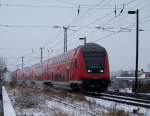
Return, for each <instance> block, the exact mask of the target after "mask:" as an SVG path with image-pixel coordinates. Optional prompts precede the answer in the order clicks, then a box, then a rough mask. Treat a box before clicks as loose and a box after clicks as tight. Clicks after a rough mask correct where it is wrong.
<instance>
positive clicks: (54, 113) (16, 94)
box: [7, 87, 150, 116]
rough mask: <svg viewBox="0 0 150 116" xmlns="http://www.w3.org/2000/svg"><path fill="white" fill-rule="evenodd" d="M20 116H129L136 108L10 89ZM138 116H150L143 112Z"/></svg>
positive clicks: (78, 96) (57, 93) (55, 94)
mask: <svg viewBox="0 0 150 116" xmlns="http://www.w3.org/2000/svg"><path fill="white" fill-rule="evenodd" d="M7 91H8V92H9V96H10V99H11V101H12V103H13V105H14V108H15V111H16V114H17V116H91V115H96V116H114V115H115V116H126V115H134V114H133V110H134V109H137V107H134V106H129V105H125V104H119V103H115V102H110V101H106V100H101V99H96V98H92V97H85V96H82V95H75V94H71V93H67V92H52V91H46V92H45V91H41V90H36V89H32V88H25V87H16V88H14V89H10V88H9V89H8V88H7ZM136 116H150V110H149V109H144V108H140V109H139V112H138V114H136Z"/></svg>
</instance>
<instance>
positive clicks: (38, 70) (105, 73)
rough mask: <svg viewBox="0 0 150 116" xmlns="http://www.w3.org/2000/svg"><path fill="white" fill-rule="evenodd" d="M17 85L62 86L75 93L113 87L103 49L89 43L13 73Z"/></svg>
mask: <svg viewBox="0 0 150 116" xmlns="http://www.w3.org/2000/svg"><path fill="white" fill-rule="evenodd" d="M12 76H13V79H14V80H16V81H17V82H23V83H26V82H31V83H32V84H33V83H36V82H42V83H43V84H45V85H53V84H59V85H63V86H67V87H70V88H72V89H73V90H84V91H92V92H93V91H94V92H95V91H98V92H101V91H104V90H106V89H107V87H108V85H109V84H110V72H109V60H108V55H107V52H106V50H105V48H104V47H102V46H100V45H98V44H95V43H87V44H85V45H82V46H79V47H77V48H75V49H73V50H71V51H68V52H66V53H63V54H61V55H59V56H56V57H52V58H50V59H48V60H45V61H42V62H40V63H38V64H35V65H32V66H30V67H26V68H23V69H20V70H16V71H14V72H13V73H12Z"/></svg>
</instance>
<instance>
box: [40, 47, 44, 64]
mask: <svg viewBox="0 0 150 116" xmlns="http://www.w3.org/2000/svg"><path fill="white" fill-rule="evenodd" d="M40 49H41V62H42V60H43V48H42V47H41V48H40Z"/></svg>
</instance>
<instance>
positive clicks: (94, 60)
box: [84, 52, 105, 73]
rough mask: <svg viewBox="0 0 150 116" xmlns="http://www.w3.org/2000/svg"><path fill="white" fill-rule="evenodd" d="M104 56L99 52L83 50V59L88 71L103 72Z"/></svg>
mask: <svg viewBox="0 0 150 116" xmlns="http://www.w3.org/2000/svg"><path fill="white" fill-rule="evenodd" d="M104 57H105V54H104V53H101V52H85V53H84V59H85V65H86V69H87V72H88V73H104Z"/></svg>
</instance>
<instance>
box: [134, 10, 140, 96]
mask: <svg viewBox="0 0 150 116" xmlns="http://www.w3.org/2000/svg"><path fill="white" fill-rule="evenodd" d="M138 58H139V10H138V9H137V10H136V70H135V93H137V88H138Z"/></svg>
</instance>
